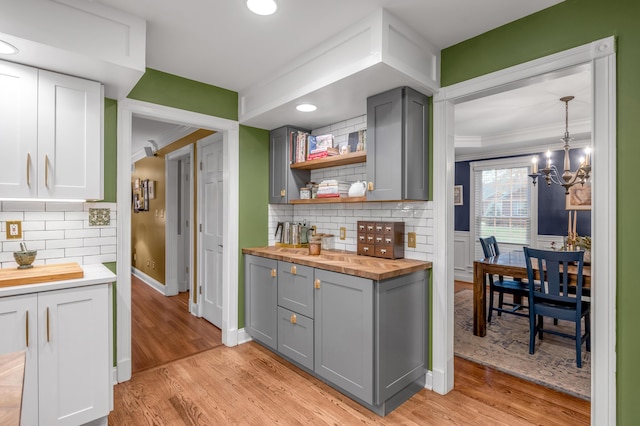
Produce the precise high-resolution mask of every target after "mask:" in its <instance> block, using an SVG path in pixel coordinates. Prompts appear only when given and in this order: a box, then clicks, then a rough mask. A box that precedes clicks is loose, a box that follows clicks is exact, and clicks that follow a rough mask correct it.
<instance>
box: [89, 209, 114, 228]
mask: <svg viewBox="0 0 640 426" xmlns="http://www.w3.org/2000/svg"><path fill="white" fill-rule="evenodd" d="M110 223H111V210H109V209H91V208H90V209H89V226H109V224H110Z"/></svg>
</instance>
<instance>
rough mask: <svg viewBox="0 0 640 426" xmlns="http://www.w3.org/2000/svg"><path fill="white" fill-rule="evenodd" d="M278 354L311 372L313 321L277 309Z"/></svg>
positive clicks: (279, 308) (282, 309)
mask: <svg viewBox="0 0 640 426" xmlns="http://www.w3.org/2000/svg"><path fill="white" fill-rule="evenodd" d="M278 352H280V353H281V354H282V355H284V356H286V357H287V358H289V359H291V360H292V361H295V362H297V363H298V364H300V365H302V366H303V367H306V368H308V369H309V370H313V320H312V319H311V318H308V317H306V316H304V315H300V314H296V313H295V312H292V311H290V310H288V309H285V308H282V307H278Z"/></svg>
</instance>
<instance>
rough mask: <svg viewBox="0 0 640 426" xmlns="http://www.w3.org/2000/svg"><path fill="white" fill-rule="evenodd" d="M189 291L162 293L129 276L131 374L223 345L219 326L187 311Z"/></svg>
mask: <svg viewBox="0 0 640 426" xmlns="http://www.w3.org/2000/svg"><path fill="white" fill-rule="evenodd" d="M188 303H189V292H184V293H179V294H178V295H176V296H169V297H167V296H164V295H163V294H160V293H159V292H158V291H156V290H155V289H153V288H151V287H150V286H148V285H147V284H145V283H143V282H142V281H140V279H138V278H137V277H135V276H131V357H132V371H133V373H136V372H139V371H143V370H146V369H148V368H152V367H156V366H158V365H162V364H164V363H167V362H170V361H174V360H176V359H180V358H183V357H185V356H189V355H193V354H195V353H198V352H201V351H205V350H208V349H212V348H215V347H217V346H220V345H222V332H221V331H220V329H219V328H217V327H215V326H213V325H212V324H211V323H209V322H207V321H206V320H205V319H204V318H198V317H195V316H193V315H191V314H190V313H189V310H188Z"/></svg>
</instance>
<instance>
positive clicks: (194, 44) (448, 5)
mask: <svg viewBox="0 0 640 426" xmlns="http://www.w3.org/2000/svg"><path fill="white" fill-rule="evenodd" d="M561 1H562V0H535V1H531V0H483V1H478V0H321V1H316V0H277V3H278V10H277V11H276V13H275V14H274V15H272V16H258V15H255V14H253V13H252V12H250V11H249V10H248V9H247V8H246V6H245V1H244V0H182V1H175V0H137V1H131V0H98V2H99V3H102V4H105V5H108V6H111V7H114V8H117V9H120V10H122V11H125V12H128V13H131V14H133V15H136V16H138V17H140V18H143V19H145V20H146V21H147V67H150V68H154V69H157V70H160V71H164V72H168V73H171V74H175V75H179V76H182V77H185V78H189V79H192V80H196V81H201V82H204V83H208V84H212V85H215V86H219V87H223V88H225V89H230V90H233V91H236V92H240V91H241V90H243V89H245V88H247V87H249V86H251V85H253V84H255V83H256V82H259V81H261V79H263V78H264V77H265V76H268V75H272V74H274V73H275V72H276V71H278V69H279V68H280V67H283V66H285V65H286V64H288V63H290V62H292V61H293V60H294V59H295V58H296V57H297V56H299V55H301V54H302V53H304V52H305V51H307V50H309V49H310V48H313V47H315V46H317V45H318V44H320V43H321V42H323V41H325V40H326V39H328V38H330V37H331V36H333V35H335V34H337V33H338V32H340V31H342V30H344V29H345V28H347V27H348V26H349V25H350V24H352V23H354V22H357V21H360V20H361V19H363V18H365V17H367V16H369V15H370V14H371V13H373V12H374V11H376V10H378V9H380V8H385V9H386V10H388V11H389V12H391V14H393V15H395V16H396V17H397V18H399V19H400V20H401V21H404V22H405V23H407V24H408V25H409V26H410V27H412V28H413V29H414V30H416V31H417V32H418V33H420V34H421V35H422V36H423V37H424V38H426V39H427V40H429V41H430V42H431V43H432V44H434V45H435V46H436V47H438V48H440V49H443V48H445V47H448V46H451V45H453V44H456V43H459V42H461V41H463V40H466V39H469V38H471V37H474V36H477V35H479V34H482V33H484V32H486V31H488V30H491V29H493V28H496V27H499V26H501V25H504V24H506V23H508V22H511V21H514V20H517V19H519V18H522V17H524V16H527V15H530V14H532V13H534V12H537V11H539V10H542V9H545V8H547V7H549V6H552V5H554V4H557V3H560V2H561ZM221 64H225V65H224V66H221Z"/></svg>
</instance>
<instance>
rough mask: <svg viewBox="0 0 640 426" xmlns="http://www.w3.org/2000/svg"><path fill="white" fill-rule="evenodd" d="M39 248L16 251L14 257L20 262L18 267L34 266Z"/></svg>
mask: <svg viewBox="0 0 640 426" xmlns="http://www.w3.org/2000/svg"><path fill="white" fill-rule="evenodd" d="M36 254H38V250H25V251H14V252H13V258H14V259H15V260H16V263H17V264H18V269H27V268H33V265H32V263H33V261H34V260H35V259H36Z"/></svg>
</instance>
